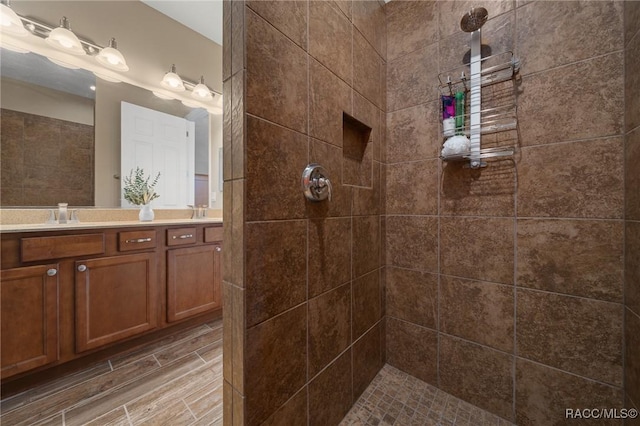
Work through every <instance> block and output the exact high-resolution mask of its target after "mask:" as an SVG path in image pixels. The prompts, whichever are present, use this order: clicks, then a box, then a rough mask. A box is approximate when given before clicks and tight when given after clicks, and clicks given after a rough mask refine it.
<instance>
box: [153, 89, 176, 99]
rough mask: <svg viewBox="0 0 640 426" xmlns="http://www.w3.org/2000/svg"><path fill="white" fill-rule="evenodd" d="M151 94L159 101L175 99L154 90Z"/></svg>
mask: <svg viewBox="0 0 640 426" xmlns="http://www.w3.org/2000/svg"><path fill="white" fill-rule="evenodd" d="M151 93H153V94H154V95H156V96H157V97H159V98H160V99H164V100H166V101H168V100H172V99H175V98H174V97H173V96H170V95H168V94H166V93H163V92H158V91H156V90H154V91H152V92H151Z"/></svg>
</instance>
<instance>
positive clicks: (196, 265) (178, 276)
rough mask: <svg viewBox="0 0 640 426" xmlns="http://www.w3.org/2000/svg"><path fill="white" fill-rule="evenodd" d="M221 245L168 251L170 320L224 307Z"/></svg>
mask: <svg viewBox="0 0 640 426" xmlns="http://www.w3.org/2000/svg"><path fill="white" fill-rule="evenodd" d="M221 251H222V244H220V243H218V244H211V245H202V246H197V247H189V248H179V249H172V250H168V251H167V321H169V322H173V321H178V320H182V319H185V318H189V317H192V316H194V315H197V314H200V313H203V312H206V311H209V310H212V309H216V308H219V307H221V306H222V300H221V298H222V295H221V291H220V287H221V282H222V268H221V260H222V259H221V255H220V254H221Z"/></svg>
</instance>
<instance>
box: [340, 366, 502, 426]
mask: <svg viewBox="0 0 640 426" xmlns="http://www.w3.org/2000/svg"><path fill="white" fill-rule="evenodd" d="M346 425H353V426H356V425H362V426H364V425H367V426H368V425H373V426H376V425H380V426H382V425H384V426H386V425H396V426H412V425H415V426H453V425H456V426H483V425H491V426H507V425H512V423H510V422H508V421H506V420H504V419H501V418H500V417H497V416H495V415H493V414H491V413H488V412H486V411H484V410H482V409H480V408H478V407H476V406H474V405H471V404H469V403H467V402H464V401H462V400H461V399H458V398H456V397H454V396H453V395H450V394H448V393H446V392H443V391H441V390H439V389H438V388H436V387H433V386H431V385H430V384H428V383H425V382H423V381H422V380H419V379H416V378H415V377H413V376H410V375H408V374H407V373H404V372H402V371H400V370H398V369H397V368H394V367H392V366H390V365H388V364H386V365H385V366H384V367H382V370H380V372H379V373H378V375H377V376H376V377H375V378H374V379H373V381H372V382H371V384H370V385H369V387H368V388H367V389H366V390H365V391H364V393H363V394H362V396H360V398H359V399H358V401H356V403H355V404H354V406H353V408H352V409H351V411H349V413H348V414H347V415H346V417H345V418H344V420H342V423H341V426H346Z"/></svg>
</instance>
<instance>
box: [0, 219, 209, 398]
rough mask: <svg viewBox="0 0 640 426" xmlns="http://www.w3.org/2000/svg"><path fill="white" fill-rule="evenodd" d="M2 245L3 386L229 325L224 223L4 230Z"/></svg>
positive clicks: (136, 224) (33, 227) (128, 223)
mask: <svg viewBox="0 0 640 426" xmlns="http://www.w3.org/2000/svg"><path fill="white" fill-rule="evenodd" d="M1 238H2V252H1V262H2V275H1V283H2V286H1V287H2V295H1V296H2V297H1V305H2V306H1V307H0V309H1V310H0V312H1V315H2V318H1V321H2V322H1V323H2V335H1V339H2V342H1V343H2V381H3V386H4V385H5V384H6V383H7V382H11V381H14V380H16V379H19V380H22V379H23V378H24V377H28V376H32V375H34V374H32V373H38V374H40V373H41V372H42V373H47V371H49V372H51V370H56V369H52V367H59V368H58V369H59V370H61V371H62V370H64V366H65V365H68V364H73V363H76V364H79V363H82V362H83V361H82V360H83V359H84V360H85V361H91V360H97V359H100V358H105V357H106V356H111V355H113V354H114V353H118V352H121V351H125V350H128V349H131V348H134V347H137V346H140V345H142V344H144V343H145V342H149V341H151V340H154V339H157V338H159V337H161V336H164V335H167V334H170V333H173V332H176V331H178V330H180V329H182V328H186V327H189V326H193V325H194V324H196V323H203V322H206V321H210V320H211V319H214V318H219V317H220V316H221V315H222V300H221V299H222V293H221V282H222V256H221V252H222V222H221V221H220V220H217V221H216V220H191V221H189V220H167V221H160V222H158V221H156V222H150V223H148V224H145V223H141V222H134V221H132V222H108V223H107V225H104V224H99V223H98V224H95V225H92V224H79V225H69V226H61V225H52V226H50V227H47V226H46V225H32V226H25V227H20V226H16V227H5V226H3V229H2V234H1ZM36 375H37V374H36Z"/></svg>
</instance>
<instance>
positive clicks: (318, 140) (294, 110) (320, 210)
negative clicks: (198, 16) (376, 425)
mask: <svg viewBox="0 0 640 426" xmlns="http://www.w3.org/2000/svg"><path fill="white" fill-rule="evenodd" d="M223 8H224V25H225V28H224V35H225V40H224V43H225V44H224V65H223V71H224V86H223V91H224V109H225V121H224V161H225V162H224V182H225V183H224V185H225V186H224V196H225V200H224V218H225V221H224V228H225V256H224V310H225V327H224V332H225V336H224V345H225V347H224V379H225V393H224V397H225V409H226V411H225V417H224V422H225V424H228V425H245V424H246V425H257V424H263V423H265V424H269V425H298V424H301V425H306V424H318V425H323V426H326V425H334V424H338V423H339V422H340V421H341V420H342V418H343V417H344V415H345V414H346V413H347V412H348V410H349V409H350V408H351V405H352V404H353V402H354V401H355V400H356V399H357V398H358V397H359V395H360V394H361V393H362V392H363V391H364V389H365V388H366V387H367V385H368V384H369V383H370V382H371V380H372V379H373V377H374V376H375V375H376V373H377V372H378V371H379V370H380V368H381V367H382V365H383V362H384V350H385V347H386V346H385V343H384V342H385V337H386V336H385V327H384V325H385V324H384V321H383V316H384V280H383V279H382V278H383V277H381V274H382V269H381V263H382V259H383V256H382V253H383V250H382V240H383V239H382V235H381V232H382V225H381V211H382V206H381V203H382V194H381V184H382V179H383V178H384V176H383V172H382V170H381V169H382V167H381V152H382V148H381V147H382V146H383V145H384V139H385V137H386V130H385V124H386V123H385V117H386V110H385V108H386V107H385V104H386V93H387V91H386V84H385V83H386V77H385V76H386V58H385V56H386V30H385V26H386V24H385V14H384V9H383V4H382V3H381V2H378V1H377V0H374V1H367V2H356V1H354V2H351V1H341V2H333V1H286V2H283V1H246V2H245V1H238V0H234V1H225V2H224V7H223ZM343 114H347V115H348V116H350V117H353V118H355V119H356V120H358V121H360V122H361V123H364V124H365V125H366V126H367V127H368V128H370V129H371V133H370V138H369V140H368V143H366V145H365V146H362V147H361V148H362V152H360V154H361V156H362V159H363V160H362V161H361V164H353V163H351V164H347V165H345V161H347V160H348V161H353V160H352V159H351V157H353V156H352V155H350V153H345V148H347V149H350V148H351V147H350V146H347V147H345V146H344V144H343ZM312 162H317V163H320V164H322V165H323V166H324V167H325V168H326V169H327V171H328V173H329V177H330V178H331V181H332V183H333V199H332V200H331V201H330V202H328V201H324V202H320V203H311V202H309V201H307V200H306V199H305V198H304V196H303V194H302V191H301V190H300V178H301V174H302V170H303V169H304V167H305V166H306V165H307V164H308V163H312ZM354 170H356V171H357V173H358V175H357V176H355V178H354V176H352V175H353V171H354ZM353 183H357V185H353Z"/></svg>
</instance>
